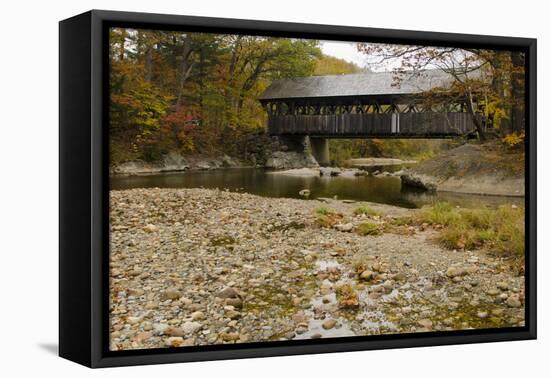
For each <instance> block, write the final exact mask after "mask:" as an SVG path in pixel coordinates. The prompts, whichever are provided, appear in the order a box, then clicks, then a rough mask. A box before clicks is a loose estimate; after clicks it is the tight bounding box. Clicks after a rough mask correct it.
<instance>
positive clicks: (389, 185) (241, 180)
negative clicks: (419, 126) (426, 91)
mask: <svg viewBox="0 0 550 378" xmlns="http://www.w3.org/2000/svg"><path fill="white" fill-rule="evenodd" d="M373 169H374V168H373ZM384 169H385V170H388V167H385V168H384ZM392 169H397V167H392ZM110 186H111V189H112V190H121V189H132V188H153V187H158V188H218V189H227V190H230V191H238V192H247V193H251V194H257V195H261V196H265V197H276V198H277V197H286V198H302V197H300V195H299V194H298V192H299V191H300V190H302V189H309V190H310V191H311V195H310V197H309V198H310V199H312V200H314V199H315V198H318V197H330V198H333V197H334V196H337V198H338V199H342V200H355V201H368V202H377V203H384V204H388V205H394V206H400V207H406V208H417V207H421V206H423V205H426V204H430V203H433V202H434V201H448V202H450V203H452V204H454V205H457V206H462V207H479V206H481V205H490V206H496V205H499V204H503V203H513V204H516V205H523V198H517V197H501V196H482V195H469V194H458V193H449V192H438V193H434V194H428V193H425V192H418V191H414V190H410V189H405V188H402V187H401V180H400V179H399V178H398V177H392V176H388V177H374V176H362V177H298V176H288V175H283V174H271V173H269V172H268V171H266V170H265V169H261V168H230V169H218V170H210V171H187V172H178V173H163V174H151V175H142V176H114V177H111V182H110Z"/></svg>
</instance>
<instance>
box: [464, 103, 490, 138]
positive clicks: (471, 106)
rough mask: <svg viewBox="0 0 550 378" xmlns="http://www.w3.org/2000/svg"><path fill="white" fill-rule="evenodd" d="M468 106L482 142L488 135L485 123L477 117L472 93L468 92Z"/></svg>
mask: <svg viewBox="0 0 550 378" xmlns="http://www.w3.org/2000/svg"><path fill="white" fill-rule="evenodd" d="M466 108H467V109H468V113H470V115H471V116H472V121H473V122H474V126H475V127H476V131H477V134H478V136H479V140H480V141H481V142H485V141H486V140H487V137H486V135H485V130H484V129H483V123H481V122H480V120H479V119H478V118H477V117H476V112H475V109H474V101H473V98H472V93H468V101H466Z"/></svg>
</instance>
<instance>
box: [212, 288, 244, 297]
mask: <svg viewBox="0 0 550 378" xmlns="http://www.w3.org/2000/svg"><path fill="white" fill-rule="evenodd" d="M217 296H218V297H219V298H240V297H241V295H240V294H239V292H238V291H237V290H235V289H233V288H232V287H228V288H225V289H223V290H222V291H220V292H219V293H218V295H217Z"/></svg>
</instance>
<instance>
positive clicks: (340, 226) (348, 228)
mask: <svg viewBox="0 0 550 378" xmlns="http://www.w3.org/2000/svg"><path fill="white" fill-rule="evenodd" d="M334 228H335V229H337V230H338V231H342V232H351V230H353V223H345V224H337V225H335V226H334Z"/></svg>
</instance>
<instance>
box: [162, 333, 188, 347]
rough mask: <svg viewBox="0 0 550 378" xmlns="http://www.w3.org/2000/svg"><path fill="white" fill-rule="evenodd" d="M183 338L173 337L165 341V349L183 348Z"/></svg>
mask: <svg viewBox="0 0 550 378" xmlns="http://www.w3.org/2000/svg"><path fill="white" fill-rule="evenodd" d="M183 342H184V341H183V337H180V336H175V337H169V338H167V339H166V341H165V345H166V346H167V347H180V346H183Z"/></svg>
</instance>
